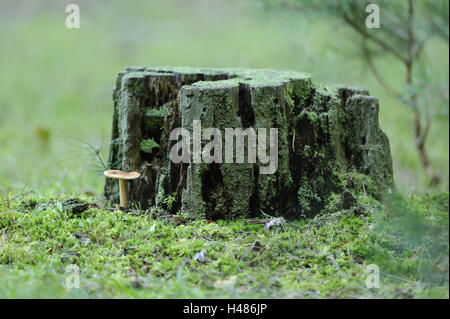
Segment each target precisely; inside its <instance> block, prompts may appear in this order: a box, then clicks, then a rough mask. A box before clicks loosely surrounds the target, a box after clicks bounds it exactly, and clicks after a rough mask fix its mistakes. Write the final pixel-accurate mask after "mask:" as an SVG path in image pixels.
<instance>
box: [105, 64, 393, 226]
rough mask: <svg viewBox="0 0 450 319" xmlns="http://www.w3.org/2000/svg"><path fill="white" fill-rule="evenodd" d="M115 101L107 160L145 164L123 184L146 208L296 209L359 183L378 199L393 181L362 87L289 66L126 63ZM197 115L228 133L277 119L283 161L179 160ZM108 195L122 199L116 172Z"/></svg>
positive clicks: (303, 210)
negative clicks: (183, 134)
mask: <svg viewBox="0 0 450 319" xmlns="http://www.w3.org/2000/svg"><path fill="white" fill-rule="evenodd" d="M113 100H114V117H113V127H112V139H111V144H110V156H109V169H118V170H122V171H138V172H140V173H141V177H140V178H139V179H138V180H135V181H130V182H129V183H128V185H127V187H128V189H127V192H128V198H129V202H131V203H135V204H138V205H139V206H140V207H141V208H142V209H146V208H150V207H153V208H155V209H158V210H161V211H165V212H170V213H176V212H178V211H180V210H181V211H182V212H183V213H188V214H189V215H190V216H192V217H195V218H207V219H213V220H215V219H220V218H225V219H234V218H249V217H256V216H260V215H261V212H265V213H267V214H269V215H273V216H284V217H286V218H299V217H301V216H305V215H306V216H311V215H314V214H317V213H318V212H320V211H321V210H322V209H323V208H324V207H325V206H326V205H327V203H328V202H329V200H330V197H331V196H332V195H334V194H337V195H339V194H341V193H342V192H343V191H345V190H350V191H355V192H356V191H358V188H361V187H363V188H364V192H366V194H368V196H373V197H375V198H381V196H382V194H383V192H384V191H385V190H386V189H388V188H392V187H394V182H393V173H392V160H391V153H390V147H389V141H388V138H387V137H386V135H385V134H384V132H383V131H382V130H381V129H380V127H379V125H378V110H379V106H378V100H377V99H376V98H375V97H373V96H370V95H369V92H368V91H367V90H365V89H360V88H352V87H326V86H322V85H318V84H313V83H312V81H311V78H310V76H309V75H307V74H303V73H299V72H293V71H276V70H249V69H199V68H180V67H128V68H126V70H125V71H122V72H120V73H119V74H118V76H117V79H116V86H115V88H114V90H113ZM196 120H197V121H201V126H202V128H210V127H212V128H217V129H219V130H220V131H222V132H224V131H225V130H226V129H227V128H241V129H243V130H244V129H247V128H252V129H254V130H255V131H257V132H259V131H258V128H276V129H277V130H278V157H277V158H278V166H277V170H276V171H275V172H274V173H273V174H262V173H261V168H262V167H263V166H264V167H265V166H267V164H264V165H263V164H262V163H260V162H256V163H249V162H248V161H245V162H244V163H235V162H233V163H226V161H222V162H221V163H216V162H213V163H209V164H208V163H205V162H204V161H201V162H198V161H193V160H192V156H193V154H192V153H191V154H190V160H189V162H187V163H183V162H181V163H175V162H174V161H172V160H171V158H170V151H171V149H172V147H173V146H174V145H175V144H176V143H178V141H177V140H170V139H169V137H170V134H171V132H172V130H173V129H175V128H180V127H183V128H185V129H187V130H189V131H190V132H191V134H193V133H192V132H193V126H194V121H196ZM223 136H224V134H223V133H222V138H223ZM193 138H195V136H191V139H193ZM258 138H259V136H258ZM266 141H267V143H268V144H269V136H268V135H267V137H266ZM207 142H208V141H207V140H204V141H201V146H202V147H203V146H204V145H205V144H206V143H207ZM248 142H249V140H248V139H247V144H245V145H246V146H245V150H246V153H245V159H247V153H248V151H249V144H248ZM236 143H237V142H236ZM222 145H225V144H224V143H222ZM233 145H234V146H233V147H234V148H235V147H236V146H235V144H233ZM194 156H195V155H194ZM224 157H225V154H222V158H224ZM104 195H105V197H106V198H107V199H109V200H112V201H116V202H117V201H118V186H117V184H116V183H114V181H113V180H107V181H106V185H105V191H104Z"/></svg>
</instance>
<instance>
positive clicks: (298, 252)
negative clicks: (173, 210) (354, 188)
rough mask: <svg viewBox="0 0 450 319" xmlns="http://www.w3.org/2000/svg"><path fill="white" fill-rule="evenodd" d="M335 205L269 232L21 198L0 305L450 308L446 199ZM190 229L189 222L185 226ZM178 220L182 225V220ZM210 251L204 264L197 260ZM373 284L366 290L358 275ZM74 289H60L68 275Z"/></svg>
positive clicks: (4, 242)
mask: <svg viewBox="0 0 450 319" xmlns="http://www.w3.org/2000/svg"><path fill="white" fill-rule="evenodd" d="M355 197H356V198H357V200H358V201H359V202H360V204H361V205H362V206H363V207H364V208H365V211H364V212H363V213H362V214H359V215H356V213H355V212H354V211H352V210H339V209H337V207H338V206H339V205H338V203H339V198H338V197H337V196H336V198H334V199H332V200H331V201H330V203H329V204H328V205H327V207H325V209H324V214H320V215H318V216H316V217H315V218H314V219H312V220H308V219H303V220H300V221H297V222H295V223H289V222H288V223H286V225H284V226H282V227H278V228H273V229H270V230H264V229H263V228H264V225H263V224H260V225H246V224H245V221H244V220H237V221H218V222H216V223H211V222H208V221H204V220H196V221H191V220H187V222H186V223H185V224H181V225H178V226H176V224H171V223H170V222H169V221H168V220H166V219H165V218H164V217H156V216H152V214H151V213H149V212H147V211H146V212H143V211H140V210H138V209H134V210H132V211H130V212H122V211H120V210H115V209H112V208H107V207H103V208H100V207H98V204H95V203H94V202H93V201H92V199H89V198H81V200H85V201H91V202H92V204H91V205H90V208H89V209H88V210H86V211H85V212H83V213H81V214H72V213H71V212H70V211H68V210H66V209H65V208H64V206H63V205H62V204H61V203H63V202H64V200H67V197H61V196H51V197H44V196H37V195H33V194H30V195H25V196H21V197H20V198H17V199H14V200H10V201H9V204H5V205H2V206H0V207H2V208H0V210H1V214H0V235H1V238H0V297H150V298H152V297H158V298H161V297H165V298H213V297H218V298H220V297H236V298H244V297H245V298H258V297H265V298H277V297H283V298H320V297H327V298H330V297H331V298H364V297H376V298H390V297H393V298H422V297H437V298H448V296H449V293H448V193H447V194H442V195H435V196H428V197H414V196H413V197H409V198H406V199H403V198H400V197H399V196H397V195H392V196H390V197H389V199H386V201H385V204H384V205H382V204H380V203H379V202H376V201H374V200H373V199H371V198H370V197H366V196H365V195H364V193H363V192H361V193H359V195H358V196H355ZM185 217H186V216H185ZM180 218H181V217H180ZM203 249H206V258H207V259H206V261H205V262H200V261H195V260H194V256H195V255H196V254H197V253H199V252H201V251H202V250H203ZM372 263H375V264H377V265H378V266H379V268H380V272H381V281H380V288H379V289H375V288H372V289H369V288H367V287H366V285H365V281H366V278H367V273H366V267H367V265H369V264H372ZM71 264H76V265H77V266H78V267H79V269H80V288H79V289H69V288H66V287H65V280H66V276H67V275H68V274H69V273H66V269H67V268H66V267H67V266H68V265H71Z"/></svg>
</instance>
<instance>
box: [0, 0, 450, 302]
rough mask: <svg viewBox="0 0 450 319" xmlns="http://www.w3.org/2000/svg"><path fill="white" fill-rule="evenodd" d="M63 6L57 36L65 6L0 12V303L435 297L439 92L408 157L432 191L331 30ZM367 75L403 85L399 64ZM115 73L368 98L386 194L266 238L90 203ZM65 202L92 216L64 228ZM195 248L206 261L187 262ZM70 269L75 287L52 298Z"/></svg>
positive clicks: (181, 9)
mask: <svg viewBox="0 0 450 319" xmlns="http://www.w3.org/2000/svg"><path fill="white" fill-rule="evenodd" d="M76 3H77V4H79V5H80V8H81V28H80V29H77V30H74V29H67V28H66V27H65V20H66V16H67V15H66V13H65V10H64V9H65V4H66V3H65V2H62V1H59V0H40V1H38V0H35V1H26V0H3V1H1V2H0V24H1V27H0V42H1V50H0V70H1V72H0V195H1V196H0V197H1V198H2V200H1V201H0V298H6V297H24V298H33V297H41V298H44V297H49V298H53V297H157V298H164V297H174V298H175V297H180V298H182V297H237V298H239V297H290V298H296V297H300V298H302V297H305V298H319V297H330V298H332V297H336V298H344V297H351V298H366V297H376V298H389V297H393V298H421V297H429V298H448V297H449V286H448V282H449V278H448V263H449V259H448V252H449V248H448V247H449V238H448V222H449V216H448V212H449V208H448V202H449V195H448V190H449V165H448V163H449V117H448V114H449V113H448V110H449V109H448V94H447V100H446V101H445V100H444V101H441V100H438V99H437V98H436V99H434V98H435V97H434V95H433V96H432V98H433V99H432V101H431V102H430V105H432V106H433V109H432V110H431V113H430V115H431V116H432V118H433V124H432V126H431V127H430V133H429V138H428V140H427V144H426V148H427V151H428V152H429V156H430V160H431V162H432V163H433V165H434V166H435V167H436V169H437V171H438V172H439V173H440V175H441V177H442V183H441V184H439V185H437V186H435V187H429V186H428V178H427V176H426V174H425V173H424V170H423V168H422V166H421V164H420V161H419V158H418V155H417V151H416V149H415V147H414V138H413V134H412V132H413V121H414V119H413V113H412V112H411V111H410V110H409V109H408V107H407V106H406V105H405V104H403V103H402V102H401V101H399V100H398V99H395V98H393V97H391V96H390V95H389V94H388V93H387V92H386V90H385V89H384V88H383V87H382V86H381V85H380V83H379V82H378V81H377V80H376V78H375V77H374V76H373V75H372V74H371V73H370V72H368V70H367V65H366V64H364V62H363V61H362V60H361V59H359V58H358V57H357V56H355V52H354V51H353V49H352V48H353V47H352V44H354V42H355V41H356V38H355V35H354V34H353V33H351V32H350V31H349V30H348V29H346V28H342V26H341V25H340V24H338V23H337V22H336V21H334V20H333V19H326V20H323V19H319V18H318V19H315V18H312V19H306V17H305V18H304V17H302V16H300V15H297V16H290V17H277V16H272V15H271V14H269V15H268V17H267V16H265V15H263V14H262V13H261V11H260V10H259V11H258V9H257V6H255V5H254V1H252V0H248V1H243V0H227V1H202V0H195V1H194V0H192V1H184V0H167V1H140V0H129V1H127V6H124V5H123V1H121V0H110V1H108V3H107V4H105V3H101V2H94V1H89V0H77V1H76ZM200 22H201V23H200ZM205 26H207V27H205ZM423 54H424V56H426V57H427V60H429V61H430V63H429V65H427V72H428V73H429V74H430V81H432V83H433V87H435V88H436V89H438V90H442V91H445V90H447V93H448V77H449V73H448V72H449V71H448V70H449V68H448V65H449V63H448V61H449V60H448V56H449V50H448V43H444V42H443V41H439V40H436V39H431V40H430V41H429V42H428V43H427V46H426V48H424V53H423ZM374 62H375V63H376V64H377V67H378V70H379V72H380V74H383V75H384V76H385V77H386V78H387V79H389V82H390V83H391V85H392V86H393V87H394V88H396V89H399V90H403V89H404V77H405V73H404V70H403V68H402V66H401V65H400V64H399V63H397V62H396V61H395V60H394V59H392V58H389V57H386V56H380V57H378V58H377V59H375V61H374ZM127 65H144V66H151V65H153V66H155V65H174V66H176V65H179V66H203V67H248V68H274V69H292V70H297V71H301V72H308V73H311V74H312V77H313V80H314V82H316V83H325V84H346V85H353V86H358V87H366V88H368V89H369V90H370V92H371V94H372V95H374V96H376V97H378V98H379V101H380V126H381V128H382V129H383V130H384V131H385V132H386V134H387V135H388V137H389V140H390V145H391V149H392V158H393V165H394V174H395V182H396V186H397V188H398V190H399V192H400V193H401V194H402V195H401V196H400V195H395V196H394V197H392V196H390V198H386V201H385V202H384V204H383V205H382V204H379V203H374V202H370V201H369V200H368V199H366V198H365V197H364V195H363V194H359V195H360V196H359V200H360V201H361V202H362V203H363V204H364V205H365V207H366V210H365V213H364V214H362V215H359V216H353V215H351V213H350V212H345V211H338V210H336V209H335V207H334V206H333V203H330V206H329V207H328V208H327V210H326V211H324V212H323V214H322V215H321V216H318V217H316V218H315V219H312V220H309V219H304V220H300V221H297V222H295V224H291V223H287V224H286V225H285V226H284V227H279V228H274V229H270V230H267V231H265V230H264V229H263V227H264V225H262V224H261V225H246V224H245V221H243V220H238V221H233V222H230V221H220V222H218V223H208V222H206V221H189V220H188V221H187V223H186V224H182V225H174V224H171V223H170V222H169V221H167V220H166V219H165V218H162V217H157V216H153V215H151V214H148V213H147V212H142V211H139V210H135V211H133V212H129V213H125V212H121V211H119V210H114V209H113V210H110V209H109V207H103V206H102V202H101V193H102V189H103V185H104V176H103V175H102V171H103V168H102V167H101V165H100V167H99V165H98V164H99V163H98V161H96V159H99V158H103V159H105V158H107V156H108V154H107V151H108V143H109V138H110V132H111V123H112V114H113V104H112V99H111V89H112V86H113V85H114V79H115V75H116V73H117V72H119V71H120V70H122V69H123V68H124V67H125V66H127ZM100 162H101V161H100ZM5 180H7V183H8V187H6V185H5ZM7 188H8V190H7ZM30 192H31V193H30ZM70 198H79V199H81V200H83V201H87V202H89V203H91V204H92V205H91V207H90V208H89V209H88V210H86V211H85V212H83V213H82V214H80V215H72V214H70V213H68V212H67V211H65V210H64V206H63V205H62V203H63V202H64V201H65V200H68V199H70ZM203 249H206V256H205V258H207V259H206V260H205V262H201V261H195V260H194V256H195V255H196V254H198V253H200V252H201V251H202V250H203ZM200 259H201V258H200ZM71 264H76V265H78V267H79V270H80V288H79V289H67V288H66V287H65V281H66V277H67V276H68V275H69V274H70V272H66V270H70V269H66V268H67V267H68V266H69V265H71ZM370 264H376V265H378V267H379V270H380V288H378V289H375V288H372V289H369V288H367V287H366V284H365V280H366V278H367V273H366V269H367V266H368V265H370ZM69 268H70V267H69Z"/></svg>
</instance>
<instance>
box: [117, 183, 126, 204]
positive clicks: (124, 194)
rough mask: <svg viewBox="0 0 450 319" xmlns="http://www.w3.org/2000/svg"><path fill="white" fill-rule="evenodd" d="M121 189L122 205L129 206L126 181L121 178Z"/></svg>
mask: <svg viewBox="0 0 450 319" xmlns="http://www.w3.org/2000/svg"><path fill="white" fill-rule="evenodd" d="M119 190H120V207H124V208H125V207H127V192H126V190H125V181H124V180H123V179H122V178H119Z"/></svg>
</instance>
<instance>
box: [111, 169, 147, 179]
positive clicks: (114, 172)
mask: <svg viewBox="0 0 450 319" xmlns="http://www.w3.org/2000/svg"><path fill="white" fill-rule="evenodd" d="M103 174H104V175H105V176H106V177H109V178H118V179H136V178H139V176H141V174H140V173H138V172H130V173H127V172H122V171H119V170H115V169H112V170H109V171H104V172H103Z"/></svg>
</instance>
